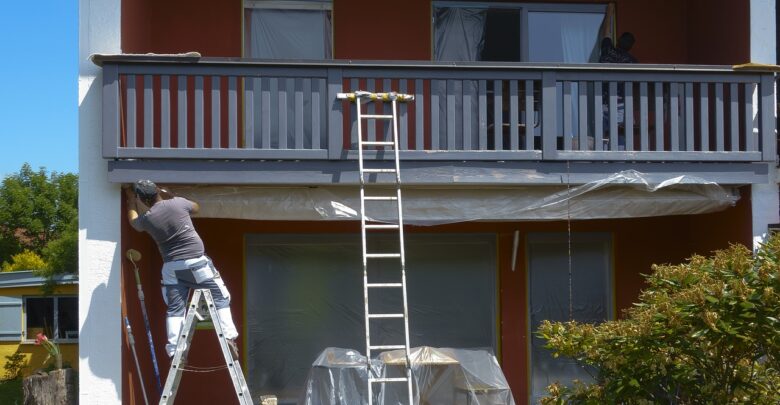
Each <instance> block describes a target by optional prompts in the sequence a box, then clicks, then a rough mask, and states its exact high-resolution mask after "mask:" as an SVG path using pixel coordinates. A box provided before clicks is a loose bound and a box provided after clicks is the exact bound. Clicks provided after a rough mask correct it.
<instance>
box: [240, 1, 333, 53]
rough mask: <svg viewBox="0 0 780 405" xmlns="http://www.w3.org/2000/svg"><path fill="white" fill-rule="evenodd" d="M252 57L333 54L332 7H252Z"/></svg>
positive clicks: (250, 22) (250, 44)
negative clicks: (323, 8) (318, 8)
mask: <svg viewBox="0 0 780 405" xmlns="http://www.w3.org/2000/svg"><path fill="white" fill-rule="evenodd" d="M249 25H250V40H249V44H248V45H249V48H248V49H247V51H248V52H247V53H248V55H249V56H250V57H252V58H266V59H312V60H322V59H330V58H331V57H332V50H331V21H330V11H328V10H290V9H287V10H285V9H267V8H258V9H252V10H249Z"/></svg>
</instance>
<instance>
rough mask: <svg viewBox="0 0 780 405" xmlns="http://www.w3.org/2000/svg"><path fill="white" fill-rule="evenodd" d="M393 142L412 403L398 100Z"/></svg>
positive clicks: (411, 399) (408, 375)
mask: <svg viewBox="0 0 780 405" xmlns="http://www.w3.org/2000/svg"><path fill="white" fill-rule="evenodd" d="M392 104H393V124H392V125H393V142H394V143H395V146H396V147H395V184H396V194H397V195H396V196H397V203H398V204H397V207H398V244H399V247H400V250H399V252H400V253H401V286H402V288H401V290H402V291H403V307H404V345H405V346H406V347H405V352H406V353H405V354H406V378H407V392H408V395H409V404H414V399H413V391H412V362H411V348H410V347H409V307H408V305H407V294H406V249H405V247H404V245H405V241H406V239H405V238H404V216H403V206H402V202H401V201H402V199H401V158H400V152H399V150H398V145H399V143H398V102H397V100H393V102H392Z"/></svg>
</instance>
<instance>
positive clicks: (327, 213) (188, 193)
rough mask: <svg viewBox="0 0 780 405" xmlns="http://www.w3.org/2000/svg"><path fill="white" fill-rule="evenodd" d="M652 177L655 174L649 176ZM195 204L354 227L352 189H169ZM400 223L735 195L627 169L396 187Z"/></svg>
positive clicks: (697, 208) (548, 214)
mask: <svg viewBox="0 0 780 405" xmlns="http://www.w3.org/2000/svg"><path fill="white" fill-rule="evenodd" d="M656 176H657V175H656ZM174 191H175V192H176V193H177V194H179V195H182V196H184V197H187V198H191V199H193V200H195V201H198V202H199V203H201V212H200V214H199V215H200V216H201V217H206V218H237V219H251V220H282V221H284V220H298V221H319V220H357V219H359V209H360V208H359V207H360V201H359V192H358V191H357V189H355V188H352V187H308V188H304V187H300V188H268V187H251V186H242V187H229V186H206V187H176V188H174ZM403 193H404V221H405V222H406V223H407V224H413V225H436V224H444V223H455V222H465V221H527V220H530V221H543V220H564V219H567V218H571V219H574V220H580V219H602V218H637V217H652V216H665V215H689V214H703V213H708V212H716V211H721V210H724V209H726V208H728V207H731V206H733V205H734V204H735V203H736V201H737V200H738V199H739V197H738V195H737V194H736V192H733V191H730V190H727V189H725V188H723V187H721V186H720V185H718V184H717V183H714V182H710V181H706V180H704V179H701V178H698V177H694V176H688V175H679V176H674V177H672V176H670V177H669V178H667V179H666V180H664V181H661V182H652V181H650V180H649V179H648V176H647V175H645V174H642V173H640V172H637V171H634V170H627V171H622V172H619V173H615V174H613V175H611V176H608V177H606V178H604V179H601V180H598V181H594V182H591V183H586V184H582V185H579V186H571V187H566V186H518V187H511V188H509V187H507V188H459V189H455V188H451V187H447V188H439V189H436V188H427V189H426V188H414V187H406V188H404V191H403ZM371 207H372V211H369V212H367V213H366V214H367V216H368V217H370V218H372V219H374V220H377V221H383V222H393V221H395V219H396V218H395V217H394V213H395V212H396V209H395V205H394V204H393V203H382V202H378V203H376V204H372V206H371Z"/></svg>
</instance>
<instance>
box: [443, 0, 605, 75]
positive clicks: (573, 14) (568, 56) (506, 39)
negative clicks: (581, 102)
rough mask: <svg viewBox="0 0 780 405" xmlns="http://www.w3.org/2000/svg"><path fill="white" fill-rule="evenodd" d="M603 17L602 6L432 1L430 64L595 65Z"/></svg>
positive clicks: (603, 9)
mask: <svg viewBox="0 0 780 405" xmlns="http://www.w3.org/2000/svg"><path fill="white" fill-rule="evenodd" d="M605 14H606V6H605V5H602V4H564V3H557V4H532V3H528V4H501V3H489V4H488V3H469V4H465V5H464V4H463V3H448V2H436V3H434V8H433V25H434V59H435V60H443V61H504V62H563V63H586V62H596V61H597V60H598V48H597V45H598V43H599V38H598V36H599V29H600V27H601V24H602V22H603V21H604V16H605Z"/></svg>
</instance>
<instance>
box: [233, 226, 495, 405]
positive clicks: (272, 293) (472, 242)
mask: <svg viewBox="0 0 780 405" xmlns="http://www.w3.org/2000/svg"><path fill="white" fill-rule="evenodd" d="M405 239H406V247H405V251H406V277H407V278H406V280H407V297H408V303H409V307H408V311H409V319H408V320H409V331H410V336H409V339H410V341H409V344H410V345H412V346H434V347H444V346H451V347H468V348H489V349H490V350H495V349H496V347H497V346H496V342H497V340H498V339H497V336H496V331H497V329H496V319H497V317H498V315H497V314H498V309H497V302H498V297H497V294H498V288H497V280H496V244H495V241H496V237H495V235H494V234H478V233H472V234H462V235H458V234H438V233H437V234H419V233H413V234H408V235H406V238H405ZM397 240H398V238H397V236H395V235H392V234H386V235H374V236H373V237H372V238H371V239H370V240H369V241H367V248H368V249H369V250H371V251H375V252H377V251H378V252H387V251H390V250H392V249H396V251H397V243H398V242H397ZM360 251H361V239H360V235H359V234H357V233H355V234H258V235H246V271H245V283H244V288H245V290H244V291H245V293H244V299H245V305H246V307H245V308H246V317H245V320H246V321H245V322H246V323H245V325H246V329H245V333H244V339H245V340H244V341H245V342H246V350H247V361H246V364H245V365H244V366H245V367H246V370H247V383H248V384H249V387H250V390H252V393H253V394H257V395H265V394H273V395H276V396H277V397H278V398H279V401H280V404H289V403H296V402H295V401H296V400H298V399H299V398H300V396H301V392H302V391H303V390H304V387H305V385H306V379H307V375H308V374H309V372H310V369H311V364H312V361H314V359H316V358H317V357H318V355H320V353H321V352H322V351H323V349H324V348H327V347H348V348H362V349H365V314H364V310H365V309H364V302H363V265H362V261H361V256H360ZM367 270H368V272H369V273H368V274H369V277H370V279H371V280H372V282H394V281H398V277H400V274H399V271H398V264H397V262H396V263H391V262H389V261H373V262H372V263H369V265H368V269H367ZM401 299H402V295H401V294H400V291H399V290H398V289H376V290H375V291H372V293H371V295H370V297H369V302H370V306H371V310H372V311H375V312H376V313H398V312H400V311H401V308H402V305H403V304H402V301H401ZM402 322H403V321H402V320H400V319H385V320H374V321H372V322H371V324H370V327H371V331H370V333H371V343H372V344H374V345H397V344H399V342H401V343H402V342H404V333H403V332H404V328H403V324H402ZM360 351H361V350H355V352H356V353H357V352H360ZM363 354H364V355H365V352H363ZM362 365H363V367H365V361H363V362H362ZM357 372H358V371H357V370H352V371H350V370H348V369H345V370H343V373H357ZM355 378H356V377H355ZM353 403H354V404H360V403H361V402H345V404H353ZM444 403H449V402H444Z"/></svg>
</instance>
